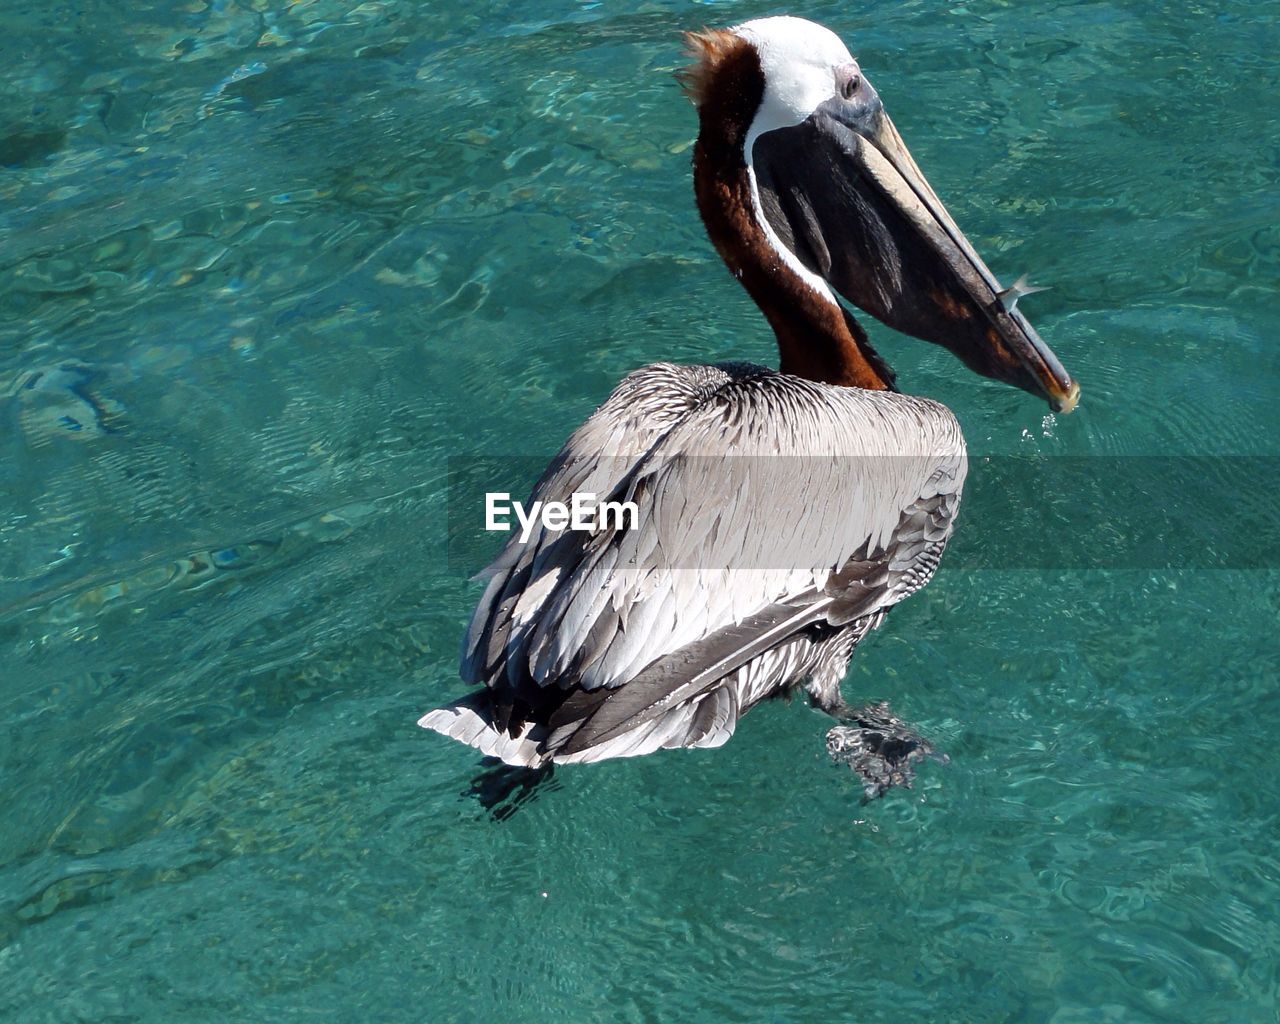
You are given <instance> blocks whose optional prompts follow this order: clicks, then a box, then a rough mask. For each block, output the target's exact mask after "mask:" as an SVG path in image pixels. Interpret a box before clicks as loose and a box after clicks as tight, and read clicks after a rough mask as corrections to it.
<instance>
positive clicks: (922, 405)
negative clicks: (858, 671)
mask: <svg viewBox="0 0 1280 1024" xmlns="http://www.w3.org/2000/svg"><path fill="white" fill-rule="evenodd" d="M965 470H966V464H965V449H964V440H963V438H962V436H961V433H960V428H959V425H958V424H957V422H956V420H955V418H954V416H953V415H952V414H951V412H950V411H949V410H947V409H946V408H945V407H944V406H942V405H939V404H938V403H936V402H932V401H930V400H928V399H924V398H915V397H910V396H907V395H901V394H897V393H892V392H884V391H863V390H859V389H855V388H845V387H836V386H832V385H826V384H820V383H815V382H812V381H808V380H803V379H800V378H797V377H790V376H785V375H783V374H780V373H778V372H776V371H774V370H769V369H766V368H763V367H759V366H752V365H748V364H725V365H720V366H677V365H672V364H668V363H657V364H654V365H651V366H646V367H644V368H642V369H640V370H637V371H635V372H634V373H632V374H630V375H629V376H627V377H626V378H625V379H624V380H623V381H622V382H621V383H620V384H619V385H618V387H617V388H616V389H615V390H614V392H613V394H612V395H610V396H609V398H608V399H607V400H606V401H605V403H604V404H603V405H602V406H601V407H600V408H599V409H597V410H596V412H595V413H593V414H592V415H591V417H590V418H588V419H587V421H586V422H585V423H584V424H583V425H582V426H581V427H579V428H578V430H577V431H575V432H574V434H573V435H572V436H571V437H570V438H569V440H568V441H567V442H566V443H565V445H564V447H563V448H562V449H561V451H560V452H559V454H558V455H557V456H556V457H555V459H554V460H553V461H552V463H551V465H550V466H549V467H548V469H547V471H546V472H545V473H544V475H543V477H542V479H541V480H540V481H539V482H538V483H537V485H536V486H535V488H534V493H533V495H532V498H533V499H536V500H541V501H549V500H552V501H564V502H566V503H567V502H568V501H569V500H570V496H571V495H572V494H573V493H574V492H579V493H593V494H596V495H598V496H599V497H600V498H601V499H604V498H608V499H609V500H613V501H622V500H626V501H633V502H635V503H636V505H637V506H638V508H639V510H640V515H639V522H638V524H637V526H636V528H635V529H618V528H615V527H610V528H604V529H599V528H598V529H597V530H595V531H594V532H583V531H572V530H566V531H564V532H560V533H557V532H554V531H550V530H546V529H543V528H542V527H541V526H537V527H535V529H534V531H533V533H532V534H531V535H530V536H529V539H528V540H527V542H525V543H521V542H520V541H519V539H518V537H517V536H516V535H515V534H513V537H512V540H511V541H510V542H509V543H508V544H507V545H506V547H505V548H504V550H503V551H502V553H501V554H500V555H499V557H498V558H497V560H496V561H495V562H494V563H493V565H492V566H490V567H489V569H488V570H487V572H486V574H487V576H488V585H487V587H486V589H485V592H484V594H483V596H482V597H481V598H480V601H479V604H478V605H477V607H476V610H475V613H474V615H473V616H472V619H471V624H470V627H469V628H468V630H467V634H466V636H465V638H464V642H463V650H462V665H461V672H462V677H463V679H464V680H466V681H468V682H473V683H481V684H483V686H482V687H481V689H479V690H477V691H475V692H473V693H471V694H470V695H468V696H466V697H464V698H462V699H461V700H459V701H456V702H454V703H452V704H448V705H446V706H444V707H442V708H439V709H437V710H435V711H431V712H429V713H428V714H427V715H425V716H424V717H423V718H422V719H421V720H420V722H419V724H420V725H422V726H424V727H425V728H429V729H434V730H436V731H437V732H440V733H443V734H444V735H446V736H451V737H453V738H454V739H457V740H460V741H462V742H464V743H468V744H470V745H471V746H473V747H476V748H478V749H479V750H481V751H483V752H484V753H485V754H489V755H492V756H494V757H498V758H500V759H501V760H502V761H504V762H506V763H508V764H512V765H523V766H529V767H539V766H542V765H545V764H549V763H552V762H554V763H566V762H587V761H598V760H603V759H605V758H610V757H626V756H635V755H640V754H647V753H650V752H652V751H654V750H657V749H659V748H663V747H716V746H720V745H721V744H723V743H724V742H725V741H727V740H728V738H729V737H730V736H731V735H732V734H733V731H734V728H735V726H736V724H737V720H738V718H739V717H741V715H743V714H744V713H745V712H746V711H747V710H748V709H749V708H751V707H752V706H753V705H754V704H756V703H758V702H759V701H761V700H763V699H765V698H767V697H770V696H773V695H776V694H778V693H781V692H784V691H786V690H788V689H790V688H792V687H796V686H800V685H804V687H805V688H806V689H807V691H808V693H809V694H810V695H811V697H812V699H813V700H814V702H815V703H816V704H818V705H819V706H820V707H823V708H824V709H825V710H828V711H832V712H833V713H837V712H839V711H842V710H847V709H845V707H844V705H843V702H842V701H841V698H840V690H839V686H840V680H841V678H842V677H843V675H844V673H845V669H846V666H847V664H848V660H849V657H850V655H851V654H852V651H853V648H854V646H855V645H856V644H857V643H858V642H859V641H860V640H861V639H862V637H863V636H865V635H866V634H867V632H869V631H870V630H871V629H873V628H874V627H875V626H877V625H878V624H879V623H880V621H881V619H882V618H883V616H884V613H885V612H886V611H887V610H888V609H889V608H890V607H892V606H893V605H895V604H896V603H897V602H898V601H900V600H902V599H903V598H904V597H906V596H907V595H909V594H911V593H913V592H914V591H916V590H918V589H919V588H920V587H922V586H924V584H925V583H927V582H928V580H929V579H930V577H931V576H932V575H933V572H934V570H935V569H936V568H937V565H938V559H939V558H940V556H941V554H942V549H943V547H944V546H945V544H946V541H947V539H948V537H949V536H950V534H951V530H952V526H953V524H954V521H955V515H956V511H957V508H958V506H959V501H960V492H961V488H962V486H963V483H964V476H965Z"/></svg>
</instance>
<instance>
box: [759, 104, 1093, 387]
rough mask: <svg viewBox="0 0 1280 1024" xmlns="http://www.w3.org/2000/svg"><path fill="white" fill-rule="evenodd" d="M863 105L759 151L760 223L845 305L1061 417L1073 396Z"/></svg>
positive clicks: (773, 139)
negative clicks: (766, 220) (1033, 397)
mask: <svg viewBox="0 0 1280 1024" xmlns="http://www.w3.org/2000/svg"><path fill="white" fill-rule="evenodd" d="M867 88H868V89H869V86H868V87H867ZM871 99H872V100H874V103H873V104H872V105H871V106H870V109H864V110H860V111H857V112H856V113H857V116H856V117H851V116H849V115H848V113H847V112H842V110H841V109H840V108H839V107H838V106H837V107H836V108H835V109H833V110H825V109H824V108H823V107H819V108H818V110H817V111H816V112H815V113H814V114H813V115H812V116H811V117H810V118H809V119H808V120H807V121H805V122H804V123H803V124H800V125H797V126H795V127H793V128H785V129H780V130H778V131H775V132H770V133H767V134H765V135H762V136H761V137H760V138H759V139H758V140H757V142H756V145H755V149H754V154H753V155H754V158H755V159H754V162H753V163H754V169H755V172H756V176H757V184H758V187H759V188H760V190H761V196H762V205H763V206H764V209H765V211H766V216H769V217H770V220H771V223H772V222H773V221H774V219H775V218H781V219H782V220H783V221H784V222H785V223H782V224H778V223H774V227H775V229H779V230H778V234H779V235H780V236H781V237H782V238H783V240H784V242H786V241H788V240H789V241H790V242H792V243H794V247H795V251H796V255H797V256H798V257H799V258H800V259H801V260H803V261H804V262H806V263H808V264H809V265H810V269H812V270H814V271H815V272H816V273H818V274H821V275H822V276H823V277H824V278H825V279H826V280H827V281H828V282H830V284H831V285H832V286H833V287H834V288H835V289H836V290H837V291H839V292H840V294H841V295H843V296H844V297H845V298H846V299H848V300H849V301H850V302H852V303H854V304H855V305H857V306H859V307H860V308H862V309H864V310H866V311H867V312H868V313H870V314H871V315H872V316H874V317H876V318H877V319H879V320H882V321H883V322H884V323H886V324H888V325H889V326H890V327H893V328H894V329H896V330H900V331H902V332H904V333H906V334H911V335H914V336H915V337H918V338H922V339H924V340H926V341H931V342H934V343H936V344H940V345H944V346H945V347H947V348H949V349H951V350H952V351H953V352H955V353H956V355H958V356H959V357H960V358H961V359H962V360H963V361H964V363H965V364H966V365H967V366H969V367H970V368H971V369H973V370H974V371H975V372H977V373H980V374H982V375H984V376H987V377H994V378H996V379H997V380H1002V381H1005V382H1007V383H1009V384H1013V385H1015V386H1017V387H1020V388H1023V389H1025V390H1027V391H1030V392H1032V393H1033V394H1038V395H1042V396H1043V397H1045V398H1047V399H1048V400H1049V402H1050V404H1051V405H1052V406H1053V407H1054V408H1055V409H1057V410H1060V411H1062V412H1070V411H1071V410H1072V409H1074V408H1075V405H1076V402H1077V401H1078V400H1079V397H1080V387H1079V385H1078V384H1077V383H1076V382H1075V381H1073V380H1072V379H1071V375H1070V374H1068V373H1067V371H1066V370H1065V369H1064V368H1063V366H1062V363H1061V362H1059V361H1058V358H1057V357H1056V356H1055V355H1054V354H1053V352H1052V351H1051V350H1050V349H1049V346H1048V345H1046V344H1045V343H1044V341H1043V339H1041V337H1040V335H1039V334H1037V333H1036V330H1035V328H1034V327H1032V326H1031V324H1030V323H1028V322H1027V319H1026V317H1024V316H1023V315H1022V313H1021V312H1019V311H1018V310H1017V309H1016V308H1006V306H1005V303H1004V302H1002V301H1001V295H1000V293H1001V290H1002V289H1001V288H1000V285H999V283H998V282H997V281H996V279H995V275H993V274H992V273H991V271H990V270H989V269H988V268H987V265H986V264H985V263H983V261H982V259H981V257H979V256H978V254H977V253H976V252H975V251H974V249H973V246H972V245H970V244H969V240H968V239H967V238H965V236H964V234H963V232H961V231H960V229H959V228H958V227H957V226H956V223H955V221H954V220H952V219H951V215H950V214H949V213H948V212H947V210H946V207H944V206H943V205H942V202H941V201H940V200H939V199H938V197H937V195H936V194H935V193H934V191H933V189H932V188H931V187H930V186H929V183H928V182H927V181H926V180H925V177H924V175H923V174H921V173H920V169H919V168H918V167H917V166H916V162H915V160H913V159H912V157H911V154H910V152H908V150H907V147H906V146H905V145H904V144H903V142H902V138H901V137H900V136H899V135H898V131H897V129H896V128H895V127H894V125H893V122H892V121H891V120H890V119H889V116H888V115H887V114H886V113H884V111H883V109H882V108H881V107H880V105H879V100H878V97H875V95H874V93H873V92H872V93H871ZM842 113H844V116H841V114H842Z"/></svg>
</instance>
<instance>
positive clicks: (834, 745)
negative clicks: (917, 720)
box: [827, 701, 949, 803]
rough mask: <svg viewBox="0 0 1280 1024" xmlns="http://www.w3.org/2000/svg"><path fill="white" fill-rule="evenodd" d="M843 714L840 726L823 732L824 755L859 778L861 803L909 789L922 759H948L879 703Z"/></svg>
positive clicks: (942, 760) (944, 760) (885, 704)
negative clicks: (895, 788) (891, 791)
mask: <svg viewBox="0 0 1280 1024" xmlns="http://www.w3.org/2000/svg"><path fill="white" fill-rule="evenodd" d="M846 714H847V717H846V716H845V715H842V716H841V718H842V721H843V722H844V724H842V725H837V726H835V727H834V728H833V729H831V731H830V732H828V733H827V753H828V754H830V755H831V759H832V760H833V761H835V762H837V763H840V764H847V765H848V766H849V767H850V768H851V769H853V771H855V772H856V773H857V774H858V775H860V776H862V798H863V802H864V803H865V802H866V801H868V800H874V799H876V797H879V796H882V795H884V793H885V792H886V791H887V790H888V789H890V788H891V787H893V786H905V787H906V788H907V789H910V788H911V780H912V779H913V778H915V766H916V764H918V763H919V762H920V761H923V760H924V759H925V758H926V757H931V758H933V759H934V760H935V761H938V762H939V763H941V764H946V763H947V761H948V760H949V759H948V757H947V755H946V754H941V753H939V752H938V751H936V750H934V748H933V744H932V743H930V742H929V741H928V740H926V739H925V738H924V737H923V736H921V735H920V734H919V733H918V732H916V731H915V730H914V729H913V728H911V726H909V725H907V723H906V722H904V721H903V720H902V719H901V718H899V717H898V716H897V715H894V714H893V713H892V712H891V711H890V710H889V705H888V704H887V703H884V702H883V701H882V702H880V703H878V704H869V705H867V706H866V707H865V708H859V709H857V710H853V709H849V710H848V711H847V713H846Z"/></svg>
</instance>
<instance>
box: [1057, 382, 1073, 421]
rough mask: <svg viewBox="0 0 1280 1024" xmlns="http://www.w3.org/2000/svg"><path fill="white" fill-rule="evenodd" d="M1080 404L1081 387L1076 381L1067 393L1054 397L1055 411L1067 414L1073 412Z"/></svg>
mask: <svg viewBox="0 0 1280 1024" xmlns="http://www.w3.org/2000/svg"><path fill="white" fill-rule="evenodd" d="M1079 402H1080V385H1079V384H1077V383H1076V382H1075V381H1072V382H1071V386H1070V387H1069V388H1067V390H1066V393H1065V394H1062V395H1054V396H1053V406H1054V409H1055V411H1057V412H1060V413H1063V414H1066V413H1069V412H1071V410H1072V409H1074V408H1075V407H1076V405H1077V404H1079Z"/></svg>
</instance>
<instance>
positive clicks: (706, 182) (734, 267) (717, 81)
mask: <svg viewBox="0 0 1280 1024" xmlns="http://www.w3.org/2000/svg"><path fill="white" fill-rule="evenodd" d="M763 91H764V75H763V73H762V72H761V70H760V61H759V57H758V56H757V55H756V52H755V50H754V48H752V47H750V46H747V45H743V46H741V47H739V48H734V49H733V50H732V52H729V53H727V54H725V55H724V56H723V58H722V59H721V60H720V62H719V64H718V66H717V68H716V74H715V76H714V79H713V80H712V81H710V82H708V83H707V88H706V89H705V91H704V92H703V93H702V94H701V95H700V97H699V99H700V104H699V116H700V120H701V126H700V130H699V133H698V141H697V144H696V145H695V146H694V150H693V186H694V193H695V195H696V197H697V202H698V210H699V211H700V212H701V214H702V220H703V223H705V224H706V227H707V234H708V236H710V238H711V241H712V244H714V245H715V247H716V250H717V251H718V252H719V253H720V255H721V257H722V258H723V259H724V261H725V263H727V264H728V266H729V270H730V272H731V273H732V274H733V276H734V277H736V278H737V279H738V280H739V281H741V282H742V285H743V287H744V288H746V290H747V293H748V294H749V295H750V296H751V298H752V299H754V300H755V302H756V305H758V306H759V307H760V309H761V311H762V312H763V313H764V315H765V317H766V319H768V321H769V325H770V326H771V327H772V328H773V332H774V334H775V335H777V338H778V352H779V356H780V360H779V369H780V370H781V371H782V372H783V373H790V374H794V375H795V376H797V377H806V378H808V379H809V380H816V381H822V382H824V383H827V384H842V385H846V386H848V387H857V388H869V389H874V390H877V391H883V390H886V389H889V388H891V387H892V381H893V375H892V373H891V372H890V371H889V369H888V367H887V366H885V364H884V362H883V361H882V360H881V359H880V357H879V356H877V355H876V353H875V351H874V350H873V349H872V348H871V346H870V344H869V343H868V341H867V336H866V333H865V332H864V331H863V330H862V328H861V327H859V326H858V324H857V323H856V322H855V321H854V320H853V318H852V317H850V316H849V315H848V314H847V313H846V312H845V311H844V309H843V308H842V307H841V306H839V305H838V304H836V303H835V301H834V300H832V299H830V298H828V297H827V296H824V295H820V294H818V292H816V291H814V289H813V288H812V287H811V286H810V285H809V284H807V283H806V282H805V281H804V280H803V279H802V278H801V277H800V275H799V274H797V273H796V272H795V271H794V270H792V269H791V267H789V266H787V264H786V262H785V261H784V260H783V258H782V256H781V255H780V254H779V253H778V251H777V250H776V249H774V247H773V246H772V245H771V244H770V243H769V240H768V238H767V236H766V235H765V232H764V228H763V227H762V226H761V224H760V223H759V221H758V219H757V215H756V210H755V204H754V203H753V202H752V196H751V179H750V177H749V174H748V171H747V166H746V163H745V161H744V159H743V142H744V140H745V138H746V134H747V129H748V128H749V126H750V124H751V119H752V118H753V117H754V116H755V112H756V109H757V108H758V107H759V104H760V98H761V96H762V95H763Z"/></svg>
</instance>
